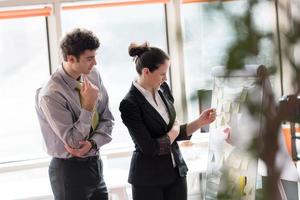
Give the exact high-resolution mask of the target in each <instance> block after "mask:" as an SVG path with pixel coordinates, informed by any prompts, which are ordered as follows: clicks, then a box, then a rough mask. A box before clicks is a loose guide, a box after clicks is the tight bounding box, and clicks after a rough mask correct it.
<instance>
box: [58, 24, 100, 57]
mask: <svg viewBox="0 0 300 200" xmlns="http://www.w3.org/2000/svg"><path fill="white" fill-rule="evenodd" d="M99 46H100V42H99V39H98V38H97V36H96V35H95V34H94V33H93V32H92V31H89V30H86V29H81V28H76V29H74V30H73V31H71V32H69V33H67V34H66V35H65V36H64V38H63V39H62V40H61V43H60V49H61V52H62V55H63V59H64V61H67V56H68V55H73V56H75V57H76V58H77V59H79V56H80V55H81V54H82V53H83V52H84V51H85V50H96V49H98V48H99Z"/></svg>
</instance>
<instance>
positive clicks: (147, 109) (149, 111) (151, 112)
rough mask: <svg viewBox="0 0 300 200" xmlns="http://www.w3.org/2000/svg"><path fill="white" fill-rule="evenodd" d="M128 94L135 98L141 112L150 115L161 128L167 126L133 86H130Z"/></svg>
mask: <svg viewBox="0 0 300 200" xmlns="http://www.w3.org/2000/svg"><path fill="white" fill-rule="evenodd" d="M130 92H131V93H132V94H133V95H134V96H135V97H136V100H137V102H138V104H139V105H140V106H141V108H142V110H143V111H145V112H146V113H147V114H148V115H150V116H151V117H152V118H153V119H154V120H156V121H158V122H159V123H160V124H161V125H162V126H163V127H166V126H167V124H166V122H165V120H164V119H163V118H162V117H161V116H160V114H159V113H158V112H157V111H156V110H155V108H153V107H152V106H151V104H150V103H149V102H148V101H147V99H146V98H145V97H144V95H143V94H142V93H141V92H140V91H139V90H138V89H137V88H136V87H135V86H134V85H132V86H131V89H130Z"/></svg>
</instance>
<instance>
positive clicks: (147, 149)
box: [119, 83, 190, 186]
mask: <svg viewBox="0 0 300 200" xmlns="http://www.w3.org/2000/svg"><path fill="white" fill-rule="evenodd" d="M159 94H160V96H161V98H162V100H163V102H164V103H165V105H166V107H167V110H168V114H169V118H170V122H169V124H166V123H165V121H164V120H163V118H162V117H161V116H160V114H159V113H158V112H157V111H156V110H155V108H153V107H152V106H151V104H150V103H149V102H148V101H147V100H146V98H145V97H144V96H143V94H142V93H141V92H140V91H139V90H138V89H137V88H136V87H135V86H134V85H132V86H131V88H130V90H129V92H128V93H127V95H126V96H125V98H124V99H123V100H122V101H121V103H120V108H119V109H120V111H121V118H122V120H123V123H124V124H125V125H126V126H127V128H128V130H129V133H130V135H131V137H132V140H133V142H134V143H135V151H134V152H133V155H132V158H131V164H130V171H129V178H128V181H129V183H131V184H133V185H137V186H159V185H166V184H169V183H172V182H173V181H174V180H175V179H176V177H177V178H178V173H179V176H181V177H184V176H186V173H187V171H188V168H187V166H186V163H185V162H184V160H183V158H182V155H181V152H180V150H179V147H178V144H177V142H173V143H172V145H170V140H169V139H168V136H167V132H168V131H169V130H170V129H171V128H172V126H173V124H174V121H175V118H176V112H175V109H174V106H173V103H174V98H173V96H172V94H171V92H170V89H169V86H168V84H167V83H163V84H162V85H161V86H160V89H159ZM187 139H190V137H188V136H187V135H186V125H181V126H180V134H179V135H178V137H177V139H176V140H177V141H178V140H187ZM171 151H172V153H173V155H174V160H175V163H176V166H177V167H176V169H175V170H174V167H173V164H172V158H171Z"/></svg>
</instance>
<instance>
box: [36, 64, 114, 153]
mask: <svg viewBox="0 0 300 200" xmlns="http://www.w3.org/2000/svg"><path fill="white" fill-rule="evenodd" d="M87 77H88V79H89V80H90V81H91V82H92V83H93V84H94V85H96V86H97V87H98V88H99V93H100V95H99V97H98V99H97V103H96V109H97V111H98V113H99V120H100V121H99V124H98V126H97V128H96V129H95V130H93V131H92V132H90V131H91V121H92V116H93V112H90V111H87V110H85V109H83V108H82V107H81V104H80V95H79V92H78V90H76V86H77V84H78V81H77V80H75V79H74V78H72V77H71V76H69V75H68V74H67V73H66V72H65V70H64V69H63V67H62V66H60V67H59V68H58V69H57V70H56V71H55V72H54V73H53V74H52V75H51V76H50V78H49V80H48V81H47V82H46V83H45V84H44V85H43V86H42V87H41V88H38V89H37V92H36V111H37V115H38V119H39V122H40V126H41V131H42V134H43V137H44V140H45V144H46V148H47V153H48V154H49V155H51V156H53V157H56V158H69V157H72V155H71V154H69V153H68V152H67V151H66V149H65V147H64V145H65V144H68V145H69V146H71V147H72V148H79V147H80V145H79V141H82V140H87V139H93V140H94V141H95V142H96V143H97V146H98V147H101V146H102V145H104V144H106V143H108V142H110V141H111V139H112V138H111V133H112V128H113V124H114V122H113V120H114V118H113V115H112V113H111V111H110V109H109V106H108V95H107V91H106V89H105V87H104V85H103V83H102V80H101V77H100V74H99V72H98V71H97V69H96V68H95V67H93V69H92V70H91V72H90V73H89V75H88V76H87ZM95 155H97V152H96V151H95V150H93V149H91V150H90V152H88V153H87V154H86V155H85V156H84V157H88V156H95Z"/></svg>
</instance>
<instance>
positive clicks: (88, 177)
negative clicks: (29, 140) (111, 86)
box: [36, 29, 114, 200]
mask: <svg viewBox="0 0 300 200" xmlns="http://www.w3.org/2000/svg"><path fill="white" fill-rule="evenodd" d="M99 45H100V43H99V40H98V38H97V37H96V36H95V35H94V34H93V33H92V32H91V31H88V30H84V29H75V30H73V31H72V32H70V33H68V34H67V35H66V36H65V37H64V38H63V39H62V41H61V44H60V48H61V51H62V55H63V59H64V61H63V63H62V65H61V66H59V67H58V69H57V70H56V71H55V72H54V73H53V74H52V75H51V77H50V78H49V80H48V81H47V83H46V84H45V85H44V86H43V87H42V88H39V89H38V90H37V95H36V110H37V114H38V119H39V122H40V126H41V130H42V134H43V137H44V140H45V143H46V147H47V152H48V154H49V155H51V156H52V157H53V158H52V160H51V163H50V166H49V177H50V182H51V187H52V191H53V194H54V197H55V200H87V199H89V200H94V199H95V200H96V199H97V200H104V199H108V192H107V188H106V185H105V182H104V180H103V173H102V161H101V159H100V158H99V151H98V150H99V148H100V147H101V146H102V145H104V144H106V143H108V142H110V141H111V132H112V128H113V120H114V119H113V116H112V113H111V111H110V109H109V107H108V95H107V91H106V89H105V87H104V86H103V83H102V81H101V78H100V74H99V72H98V71H97V69H96V68H95V67H94V65H96V64H97V63H96V59H95V56H96V51H97V49H98V47H99Z"/></svg>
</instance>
